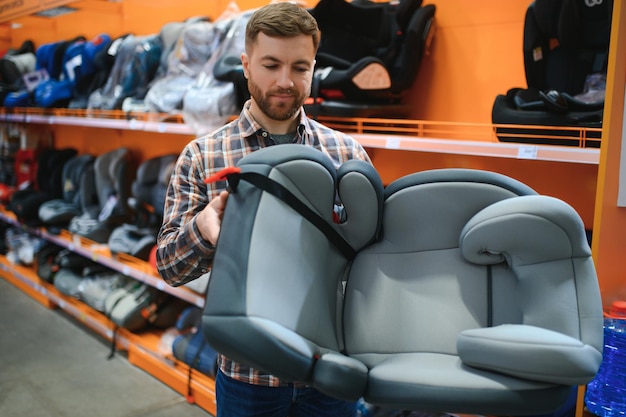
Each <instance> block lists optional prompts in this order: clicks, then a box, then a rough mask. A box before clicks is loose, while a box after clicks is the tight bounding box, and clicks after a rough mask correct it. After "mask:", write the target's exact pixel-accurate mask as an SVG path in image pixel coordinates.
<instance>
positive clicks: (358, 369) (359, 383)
mask: <svg viewBox="0 0 626 417" xmlns="http://www.w3.org/2000/svg"><path fill="white" fill-rule="evenodd" d="M367 373H368V369H367V366H365V364H363V362H361V361H359V360H357V359H354V358H351V357H349V356H346V355H343V354H341V353H339V352H327V353H324V354H323V355H321V356H320V358H319V359H318V360H317V361H316V363H315V366H314V368H313V385H314V386H315V388H316V389H318V390H319V391H321V392H325V393H327V394H329V395H332V396H334V397H336V398H341V399H344V400H347V401H356V400H358V399H359V397H360V396H361V395H362V394H363V392H364V391H365V386H366V384H367Z"/></svg>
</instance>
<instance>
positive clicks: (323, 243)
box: [205, 144, 382, 379]
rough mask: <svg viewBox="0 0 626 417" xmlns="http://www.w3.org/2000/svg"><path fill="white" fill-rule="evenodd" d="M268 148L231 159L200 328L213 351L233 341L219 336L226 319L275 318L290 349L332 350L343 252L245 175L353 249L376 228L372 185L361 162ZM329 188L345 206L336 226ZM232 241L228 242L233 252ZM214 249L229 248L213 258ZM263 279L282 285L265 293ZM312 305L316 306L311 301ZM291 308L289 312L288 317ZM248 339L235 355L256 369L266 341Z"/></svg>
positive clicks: (231, 322) (303, 370)
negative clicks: (287, 196)
mask: <svg viewBox="0 0 626 417" xmlns="http://www.w3.org/2000/svg"><path fill="white" fill-rule="evenodd" d="M271 148H272V149H273V151H272V153H271V154H268V153H267V152H265V149H270V148H265V149H261V150H259V151H257V152H254V153H252V154H250V155H248V156H246V157H245V158H244V159H243V160H242V161H241V163H240V164H239V165H238V166H239V167H240V168H241V170H242V172H241V174H240V176H239V177H237V176H235V180H236V181H238V182H236V183H234V182H233V181H231V180H229V183H231V187H232V186H233V185H235V184H236V185H235V188H234V189H233V192H231V194H230V196H229V200H228V206H229V207H231V210H230V211H229V213H228V214H225V216H224V219H223V222H222V230H228V231H229V232H228V233H223V234H221V235H220V237H219V243H218V245H217V251H218V254H216V258H215V263H214V265H213V268H212V272H211V280H210V281H209V290H208V293H207V298H206V303H205V305H206V310H205V316H211V318H212V319H214V320H212V321H211V330H210V331H205V334H209V333H210V334H211V336H210V338H211V340H210V341H209V343H210V344H211V345H212V346H214V347H215V348H216V349H217V350H219V347H224V346H231V347H232V343H237V344H238V343H239V342H236V341H235V340H234V339H233V338H232V334H229V333H230V332H229V329H232V328H233V326H235V327H238V326H241V328H246V329H251V330H252V331H253V332H255V333H256V331H255V330H254V329H255V328H256V327H258V326H261V327H263V326H264V323H270V322H275V323H277V327H276V328H275V330H276V332H277V333H276V334H275V336H276V337H278V338H282V337H289V336H288V335H289V334H294V335H295V333H293V332H297V333H298V334H300V335H302V336H301V339H300V340H301V342H298V345H300V343H302V344H303V345H300V346H298V347H295V348H296V349H299V348H300V347H301V346H305V345H308V346H310V349H313V350H319V351H320V352H321V351H322V350H324V349H333V350H337V349H338V346H339V343H340V340H339V339H338V338H337V329H338V327H339V326H338V323H337V319H338V317H337V316H336V311H337V307H338V305H339V304H338V303H340V301H339V298H338V295H339V294H340V292H339V291H340V290H341V280H342V278H343V277H344V275H345V272H346V267H347V265H348V263H349V259H348V257H347V256H346V255H345V254H344V253H343V252H342V251H341V250H340V249H338V247H337V246H335V243H334V241H333V240H332V239H330V238H329V236H328V235H327V234H326V233H325V232H322V231H321V229H320V228H319V225H317V224H314V223H313V222H311V221H310V220H309V219H308V218H306V217H304V216H303V214H301V212H300V210H296V209H294V208H293V206H292V205H291V204H288V203H286V202H285V200H284V199H282V198H277V197H276V196H275V195H274V194H273V193H269V192H266V191H264V189H262V188H260V187H259V186H258V185H255V184H252V183H250V182H249V180H247V179H246V178H250V177H252V178H250V181H251V180H254V179H255V178H259V177H260V178H264V179H266V180H267V179H269V182H270V183H272V184H275V183H277V184H279V185H280V186H282V187H284V188H285V189H286V190H287V191H286V192H287V193H291V194H292V195H293V198H294V199H295V200H297V201H296V203H300V204H302V205H304V206H306V208H307V209H308V210H311V211H312V212H313V213H315V214H314V215H315V216H316V217H317V218H318V220H321V221H322V222H323V223H324V225H325V226H326V227H328V228H331V229H332V230H334V231H335V233H337V234H338V235H339V236H341V237H342V238H343V239H345V241H346V242H347V243H348V244H349V245H350V246H351V247H352V248H353V249H355V250H356V249H358V248H360V247H362V246H363V245H365V244H367V243H369V242H370V241H371V240H372V239H373V238H374V237H375V236H376V234H377V232H378V227H379V221H378V220H379V216H378V214H379V211H380V208H381V204H382V183H381V181H380V178H379V177H378V176H377V174H376V173H375V171H374V170H373V168H372V167H371V165H369V164H368V163H366V162H363V161H352V162H353V163H352V164H348V166H346V168H344V170H341V171H340V172H337V170H336V168H335V167H334V165H333V164H332V162H331V161H330V159H329V158H327V157H326V155H325V154H323V153H322V152H320V151H318V150H316V149H314V148H309V147H303V146H301V145H289V144H285V145H280V146H275V147H271ZM274 148H275V149H274ZM269 155H271V156H269ZM246 176H248V177H246ZM237 178H239V179H237ZM283 195H284V193H283ZM337 195H339V198H340V199H341V201H342V203H343V205H344V207H345V210H346V213H347V220H346V221H345V222H343V223H341V224H336V223H334V222H333V212H334V203H335V198H336V196H337ZM296 205H297V204H296ZM294 231H295V232H294ZM235 247H236V248H238V249H237V250H236V251H233V249H234V248H235ZM224 251H225V252H226V253H229V254H230V253H236V255H235V256H234V257H233V256H230V255H229V256H227V257H222V256H219V253H222V252H224ZM309 262H311V264H310V265H308V264H309ZM268 282H271V283H272V286H273V285H277V286H279V287H282V288H284V292H282V294H281V293H276V292H274V291H272V292H271V293H267V292H266V291H265V289H267V288H268ZM212 287H213V288H215V289H216V290H217V291H215V290H212V289H211V288H212ZM221 290H225V291H226V293H227V294H228V296H226V297H224V296H223V295H224V292H222V291H221ZM217 293H221V294H222V295H221V296H219V297H218V298H217V299H214V298H213V295H212V294H217ZM287 294H288V296H286V295H287ZM321 305H322V306H324V307H323V308H319V306H321ZM289 311H290V313H288V312H289ZM294 311H297V312H298V313H296V314H292V313H293V312H294ZM281 329H282V330H281ZM205 330H206V329H205ZM281 334H282V335H283V336H281ZM250 344H251V346H252V345H253V346H254V349H253V350H254V352H253V351H252V350H251V351H250V354H249V355H246V356H245V357H242V358H239V359H240V360H243V362H244V363H250V362H251V361H252V362H258V364H259V365H260V366H261V368H263V362H264V361H271V357H272V353H271V352H272V351H271V346H272V345H274V344H275V342H274V341H272V338H266V337H264V336H262V337H261V338H259V339H257V340H250ZM257 353H258V355H257ZM301 360H302V359H301V357H298V355H294V356H293V361H286V362H285V364H284V367H282V368H283V369H282V371H283V372H284V373H285V375H287V376H288V377H290V378H295V379H302V378H304V377H306V376H307V374H308V373H309V372H310V367H311V363H309V360H310V359H308V358H306V359H305V360H304V362H301Z"/></svg>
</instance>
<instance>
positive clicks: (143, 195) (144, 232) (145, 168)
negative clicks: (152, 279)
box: [108, 154, 178, 261]
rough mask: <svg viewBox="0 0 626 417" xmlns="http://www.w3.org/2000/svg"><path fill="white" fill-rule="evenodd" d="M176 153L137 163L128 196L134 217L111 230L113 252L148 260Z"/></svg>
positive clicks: (160, 220)
mask: <svg viewBox="0 0 626 417" xmlns="http://www.w3.org/2000/svg"><path fill="white" fill-rule="evenodd" d="M177 157H178V155H177V154H166V155H162V156H157V157H154V158H150V159H147V160H145V161H144V162H142V163H141V164H140V165H139V167H138V168H137V175H136V178H135V180H134V181H133V183H132V185H131V197H130V199H129V206H130V207H131V209H132V210H133V215H134V218H133V221H132V223H124V224H122V225H120V226H118V227H116V228H115V229H114V230H113V231H112V232H111V236H109V240H108V244H109V249H110V250H111V252H112V253H125V254H128V255H131V256H134V257H136V258H139V259H142V260H145V261H147V260H148V257H149V255H150V251H151V250H152V248H153V247H154V245H155V244H156V236H157V233H158V231H159V227H160V226H161V222H162V220H163V207H164V205H165V195H166V192H167V186H168V184H169V181H170V176H171V173H172V171H173V169H174V164H175V163H176V159H177Z"/></svg>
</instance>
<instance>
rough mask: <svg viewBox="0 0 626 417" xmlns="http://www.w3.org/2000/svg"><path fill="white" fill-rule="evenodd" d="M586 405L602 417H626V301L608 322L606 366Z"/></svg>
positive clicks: (592, 384)
mask: <svg viewBox="0 0 626 417" xmlns="http://www.w3.org/2000/svg"><path fill="white" fill-rule="evenodd" d="M585 405H586V406H587V409H588V410H589V411H590V412H592V413H593V414H595V415H597V416H600V417H626V301H616V302H615V303H613V305H612V307H611V311H610V313H609V314H608V315H607V316H606V318H605V320H604V350H603V357H602V364H601V365H600V369H599V370H598V374H597V375H596V377H595V379H594V380H593V381H591V382H590V383H589V384H588V385H587V391H586V394H585Z"/></svg>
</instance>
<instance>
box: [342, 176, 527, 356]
mask: <svg viewBox="0 0 626 417" xmlns="http://www.w3.org/2000/svg"><path fill="white" fill-rule="evenodd" d="M530 194H535V192H534V191H533V190H532V189H531V188H529V187H527V186H525V185H523V184H521V183H518V182H516V181H514V180H511V179H510V178H507V177H504V176H500V175H499V174H495V173H486V172H482V171H473V170H465V169H458V170H455V169H451V170H448V169H446V170H434V171H425V172H418V173H415V174H411V175H409V176H406V177H404V178H402V179H400V180H397V181H396V182H394V183H392V184H390V185H389V186H388V187H387V188H386V189H385V203H384V215H383V224H382V234H381V237H380V239H379V241H378V242H377V243H374V244H372V245H370V246H369V247H367V248H365V249H363V250H361V251H360V252H359V254H358V255H357V257H356V259H355V260H354V262H353V265H352V268H351V271H350V275H349V277H348V281H347V287H346V302H345V310H344V325H345V329H346V350H347V352H348V353H349V354H351V355H355V354H369V355H372V354H378V355H379V356H378V357H377V359H379V358H380V356H385V355H391V354H395V353H399V352H416V351H419V352H434V351H436V352H447V353H449V354H455V353H456V337H457V335H458V333H459V332H460V331H462V330H464V329H466V328H474V327H482V326H484V325H486V324H487V322H488V320H487V315H488V314H487V305H488V303H487V302H486V295H487V293H488V292H487V285H488V281H487V271H486V267H484V266H482V265H470V264H468V262H466V261H465V260H464V259H463V256H462V254H461V249H460V247H459V236H460V234H461V231H462V230H463V227H464V226H465V224H466V223H467V222H468V221H469V220H470V219H471V218H472V217H473V216H474V215H475V214H476V213H478V212H479V211H481V210H482V209H484V208H485V207H487V206H489V205H491V204H493V203H495V202H497V201H500V200H503V199H508V198H511V197H516V196H519V195H530ZM499 271H500V270H499ZM500 272H502V277H501V278H500V279H499V280H498V282H496V283H495V285H496V286H497V287H498V288H503V289H510V288H511V286H512V285H513V281H512V278H513V277H512V275H511V274H510V273H508V272H507V271H506V268H502V271H500ZM363 291H365V293H370V294H371V293H372V291H373V292H375V293H376V294H378V295H377V296H376V297H366V298H363V297H362V296H360V295H359V294H364V292H363ZM433 294H437V296H436V297H435V296H433ZM506 304H507V305H506V308H507V310H506V311H508V312H509V313H507V318H509V319H511V318H514V319H515V320H519V308H518V309H517V310H516V309H515V306H516V304H517V301H516V300H515V299H514V298H513V297H511V299H510V300H509V302H508V303H506ZM495 308H496V309H498V307H497V306H496V307H495ZM498 310H499V309H498ZM434 311H441V314H442V315H443V316H446V317H448V318H449V319H446V320H442V321H441V323H440V324H439V325H437V326H431V325H430V322H429V323H428V324H427V322H426V321H422V322H421V323H422V325H418V324H417V323H416V321H415V317H426V316H428V315H429V314H432V312H434ZM397 328H404V329H407V331H406V332H402V334H398V332H397V331H396V330H395V329H397ZM390 340H393V344H391V345H390V343H389V341H390ZM364 362H365V363H366V364H368V360H367V359H364Z"/></svg>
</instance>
